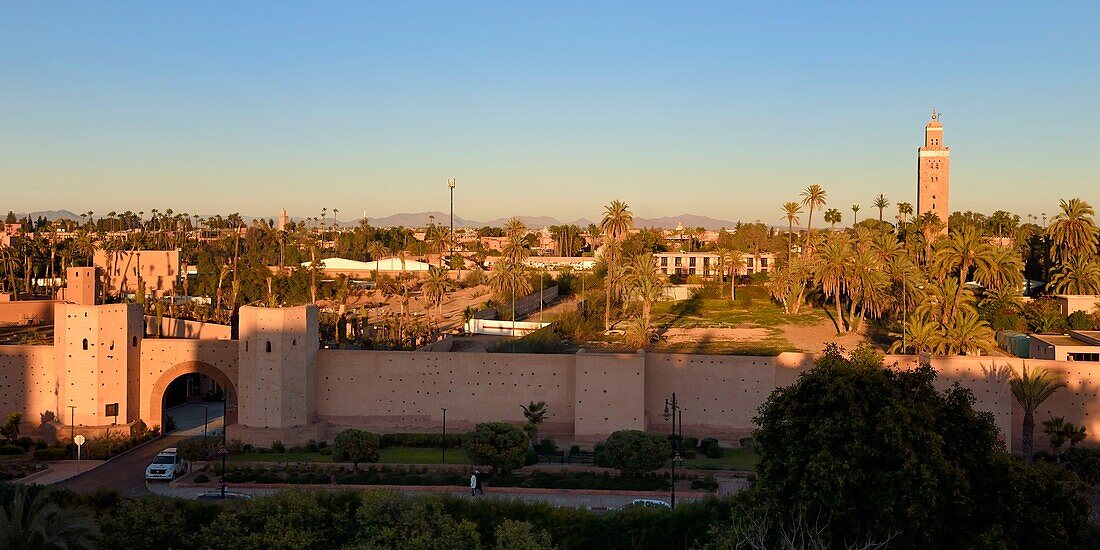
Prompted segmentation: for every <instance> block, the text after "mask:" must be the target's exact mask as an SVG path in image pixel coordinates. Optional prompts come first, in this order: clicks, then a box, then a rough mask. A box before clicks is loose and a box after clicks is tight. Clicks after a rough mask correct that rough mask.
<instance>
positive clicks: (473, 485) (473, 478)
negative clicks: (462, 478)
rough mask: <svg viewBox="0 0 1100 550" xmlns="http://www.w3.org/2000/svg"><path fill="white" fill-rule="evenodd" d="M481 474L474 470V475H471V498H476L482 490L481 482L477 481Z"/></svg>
mask: <svg viewBox="0 0 1100 550" xmlns="http://www.w3.org/2000/svg"><path fill="white" fill-rule="evenodd" d="M480 473H481V472H479V471H477V470H474V473H472V474H470V496H472V497H476V496H477V491H478V489H480V488H481V487H480V485H481V483H480V481H479V480H478V479H477V475H478V474H480Z"/></svg>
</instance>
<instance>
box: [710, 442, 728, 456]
mask: <svg viewBox="0 0 1100 550" xmlns="http://www.w3.org/2000/svg"><path fill="white" fill-rule="evenodd" d="M725 454H726V450H725V449H723V448H722V447H721V446H720V445H711V446H709V447H707V458H722V457H723V456H724V455H725Z"/></svg>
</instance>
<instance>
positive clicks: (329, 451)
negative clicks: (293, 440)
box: [317, 447, 332, 456]
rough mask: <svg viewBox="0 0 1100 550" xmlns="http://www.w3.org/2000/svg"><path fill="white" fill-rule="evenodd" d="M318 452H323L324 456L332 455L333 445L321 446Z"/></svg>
mask: <svg viewBox="0 0 1100 550" xmlns="http://www.w3.org/2000/svg"><path fill="white" fill-rule="evenodd" d="M317 452H318V453H321V454H322V455H324V456H331V455H332V447H321V448H320V449H318V450H317Z"/></svg>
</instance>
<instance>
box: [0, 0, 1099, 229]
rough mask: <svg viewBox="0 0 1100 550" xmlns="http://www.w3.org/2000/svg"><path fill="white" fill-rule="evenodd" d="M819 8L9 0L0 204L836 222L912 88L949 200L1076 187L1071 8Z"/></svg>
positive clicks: (1095, 156) (1079, 27) (891, 189)
mask: <svg viewBox="0 0 1100 550" xmlns="http://www.w3.org/2000/svg"><path fill="white" fill-rule="evenodd" d="M774 4H782V5H781V6H776V5H774ZM839 4H840V3H833V2H828V3H826V2H822V3H813V4H796V3H787V2H783V3H771V2H752V3H743V4H734V3H733V2H716V3H690V4H689V3H684V4H676V3H668V2H661V3H644V2H577V3H566V2H547V3H541V4H538V5H536V4H535V3H522V2H502V3H488V2H468V3H446V2H388V3H381V2H378V3H369V2H342V3H302V4H297V3H294V4H292V3H281V2H280V3H269V2H256V3H247V2H173V3H169V2H163V3H146V2H125V3H123V2H114V3H99V2H49V3H44V2H18V3H17V2H10V3H6V4H5V5H4V7H3V10H2V16H0V183H2V185H3V189H4V193H3V195H2V196H0V209H2V210H4V211H6V210H9V209H11V210H16V211H27V210H39V209H60V208H66V209H70V210H73V211H77V212H83V211H87V210H93V211H95V212H96V213H97V214H101V213H105V212H107V211H108V210H119V211H121V210H126V209H130V210H134V211H137V210H145V211H146V212H148V211H149V209H151V208H159V209H161V210H163V209H164V208H168V207H171V208H174V209H175V210H176V211H188V212H191V213H196V212H197V213H213V212H231V211H239V212H241V213H243V214H249V215H265V216H266V215H271V214H273V213H276V212H278V210H279V208H281V207H284V206H285V207H286V208H287V209H288V210H289V211H290V212H291V214H293V215H318V214H319V211H320V209H321V207H322V206H326V207H330V208H331V207H333V206H335V207H338V208H339V209H340V211H341V213H340V217H341V218H342V219H351V218H356V217H358V216H360V215H361V214H362V212H363V211H366V212H367V213H368V215H369V216H381V215H386V214H391V213H395V212H408V211H422V210H443V211H446V209H447V192H446V179H447V177H449V176H454V177H456V178H458V185H459V189H458V193H456V213H458V214H459V215H461V216H465V217H468V218H473V219H488V218H493V217H497V216H505V215H511V214H526V215H537V214H545V215H551V216H556V217H559V218H562V219H572V218H575V217H581V216H584V217H589V218H593V217H596V216H598V215H599V212H600V208H601V205H603V204H605V203H607V202H609V201H610V200H612V199H615V198H621V199H623V200H626V201H627V202H628V203H629V204H630V205H631V206H632V208H633V209H634V210H635V212H636V213H637V214H638V215H642V216H647V217H648V216H659V215H675V214H679V213H684V212H690V213H696V214H704V215H710V216H714V217H722V218H728V219H743V220H756V219H759V220H763V221H767V222H771V223H779V221H780V219H781V213H780V207H779V205H780V203H782V202H783V201H786V200H790V199H792V198H794V197H796V196H797V193H798V191H799V190H800V189H802V188H803V187H805V186H806V185H808V184H810V183H820V184H822V185H823V186H824V187H825V188H826V189H827V191H828V192H829V203H830V206H836V207H840V208H842V211H843V212H844V214H845V218H846V221H847V216H849V215H850V210H849V207H850V205H851V204H852V203H853V202H860V203H862V204H863V206H864V210H863V213H866V212H868V211H869V210H870V206H869V203H870V201H871V198H872V197H873V196H874V195H875V194H876V193H879V192H882V193H885V194H886V195H887V196H888V197H889V198H890V199H892V200H895V201H896V200H907V201H909V202H914V203H915V189H914V188H915V167H916V147H918V146H919V145H920V143H921V140H922V128H923V125H924V123H925V122H926V121H927V118H928V114H929V110H930V108H932V107H936V108H938V109H939V110H941V111H942V112H943V113H944V116H943V123H944V126H945V127H946V130H945V142H946V143H947V145H949V146H951V147H952V165H953V173H952V205H951V206H952V209H953V210H965V209H980V210H983V211H992V210H994V209H998V208H1003V209H1009V210H1013V211H1016V212H1019V213H1028V212H1032V213H1036V214H1038V213H1039V212H1043V211H1045V212H1047V213H1052V212H1054V211H1055V209H1056V206H1057V200H1058V198H1061V197H1071V196H1081V197H1082V198H1085V199H1086V200H1089V201H1090V202H1092V203H1093V204H1094V205H1098V206H1100V191H1098V189H1100V131H1098V128H1100V31H1098V29H1100V8H1098V7H1097V3H1096V2H1079V3H1078V2H1054V3H1038V4H1037V3H1019V4H1018V5H1013V6H1007V5H1003V3H992V2H989V3H985V2H983V3H977V4H974V5H970V3H961V2H947V3H930V2H920V3H911V2H910V3H899V2H867V3H865V4H859V5H850V4H849V5H845V6H839ZM962 4H966V5H962ZM677 7H679V8H680V9H675V8H677ZM819 219H820V218H819Z"/></svg>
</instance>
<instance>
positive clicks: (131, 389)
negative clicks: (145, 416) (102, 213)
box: [54, 267, 145, 426]
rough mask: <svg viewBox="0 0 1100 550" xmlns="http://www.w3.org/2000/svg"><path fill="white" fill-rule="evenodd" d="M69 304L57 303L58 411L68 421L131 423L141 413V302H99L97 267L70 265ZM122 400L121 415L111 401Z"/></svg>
mask: <svg viewBox="0 0 1100 550" xmlns="http://www.w3.org/2000/svg"><path fill="white" fill-rule="evenodd" d="M67 274H68V281H69V283H68V284H69V286H68V288H67V289H66V290H67V293H66V296H67V297H68V299H69V300H71V301H70V302H68V303H59V304H57V306H56V307H55V308H54V365H55V369H56V375H57V407H56V408H57V410H56V414H57V415H58V417H59V420H61V421H62V423H64V424H66V425H67V424H69V423H72V422H74V421H75V424H76V425H80V426H107V425H110V424H111V423H113V422H115V421H117V422H118V423H119V424H129V423H131V422H135V421H137V420H138V418H139V416H140V412H139V409H140V395H139V393H138V389H139V388H138V381H139V379H140V376H141V370H140V366H141V338H142V335H143V334H144V326H145V319H144V317H143V316H142V313H141V306H139V305H137V304H110V305H96V303H95V289H96V288H97V284H98V282H97V281H98V277H97V273H96V271H95V268H94V267H83V268H69V269H68V270H67ZM108 405H118V416H117V417H114V416H107V406H108Z"/></svg>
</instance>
